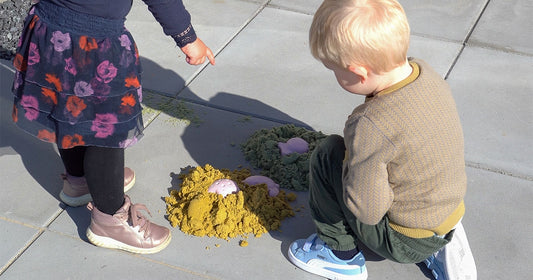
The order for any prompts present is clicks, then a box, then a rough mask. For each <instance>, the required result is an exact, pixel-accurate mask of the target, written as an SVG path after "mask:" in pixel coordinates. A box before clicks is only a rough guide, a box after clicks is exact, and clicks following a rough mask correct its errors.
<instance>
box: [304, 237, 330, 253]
mask: <svg viewBox="0 0 533 280" xmlns="http://www.w3.org/2000/svg"><path fill="white" fill-rule="evenodd" d="M313 244H314V245H316V246H315V248H317V249H318V250H320V249H321V248H322V246H324V244H325V242H324V241H322V239H320V238H318V236H317V235H316V233H313V234H311V235H310V236H309V237H308V238H307V239H306V240H305V243H304V246H302V250H303V251H304V252H309V251H310V250H311V247H312V246H313Z"/></svg>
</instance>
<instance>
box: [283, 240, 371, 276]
mask: <svg viewBox="0 0 533 280" xmlns="http://www.w3.org/2000/svg"><path fill="white" fill-rule="evenodd" d="M289 260H290V261H291V262H292V263H293V264H294V265H296V266H297V267H299V268H301V269H303V270H305V271H307V272H311V273H314V274H317V275H320V276H322V277H326V278H329V279H335V280H366V278H367V277H368V274H367V271H366V266H365V257H364V256H363V253H362V252H359V253H357V255H355V256H354V257H353V258H352V259H350V260H341V259H339V258H337V257H336V256H335V255H334V254H333V252H332V251H331V249H330V248H329V246H328V245H326V243H324V241H322V239H320V238H319V237H318V236H317V235H316V233H315V234H312V235H311V236H309V237H308V238H307V239H298V240H296V241H294V242H293V243H292V244H291V246H290V247H289Z"/></svg>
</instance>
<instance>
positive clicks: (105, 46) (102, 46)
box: [98, 38, 111, 53]
mask: <svg viewBox="0 0 533 280" xmlns="http://www.w3.org/2000/svg"><path fill="white" fill-rule="evenodd" d="M109 48H111V41H110V40H109V38H105V39H104V40H101V41H99V42H98V51H100V52H103V53H105V52H107V51H108V50H109Z"/></svg>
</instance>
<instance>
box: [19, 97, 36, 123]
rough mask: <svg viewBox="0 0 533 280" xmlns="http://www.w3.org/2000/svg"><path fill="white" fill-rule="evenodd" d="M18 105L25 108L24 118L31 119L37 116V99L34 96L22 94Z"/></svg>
mask: <svg viewBox="0 0 533 280" xmlns="http://www.w3.org/2000/svg"><path fill="white" fill-rule="evenodd" d="M20 105H21V106H22V107H23V108H24V110H26V113H25V114H24V116H25V117H26V119H28V120H30V121H33V120H36V119H37V117H39V101H38V100H37V98H36V97H35V96H30V95H23V96H22V98H21V100H20Z"/></svg>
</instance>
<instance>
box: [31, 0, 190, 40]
mask: <svg viewBox="0 0 533 280" xmlns="http://www.w3.org/2000/svg"><path fill="white" fill-rule="evenodd" d="M41 1H47V2H51V3H54V4H56V5H58V6H61V7H65V8H69V9H72V10H74V11H77V12H80V13H86V14H91V15H95V16H100V17H103V18H109V19H125V18H126V16H127V15H128V13H129V12H130V10H131V6H132V4H133V0H111V1H110V0H90V1H87V0H41ZM143 2H144V3H146V5H148V10H150V12H151V13H152V14H153V15H154V17H155V19H156V20H157V21H158V22H159V24H161V26H162V27H163V32H164V33H165V34H166V35H169V36H172V38H174V40H175V41H176V44H177V45H178V46H179V47H183V46H185V45H186V44H188V43H191V42H194V41H195V40H196V33H195V31H194V28H193V27H192V25H191V15H190V14H189V12H188V11H187V10H186V9H185V6H184V5H183V2H182V0H143Z"/></svg>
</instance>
